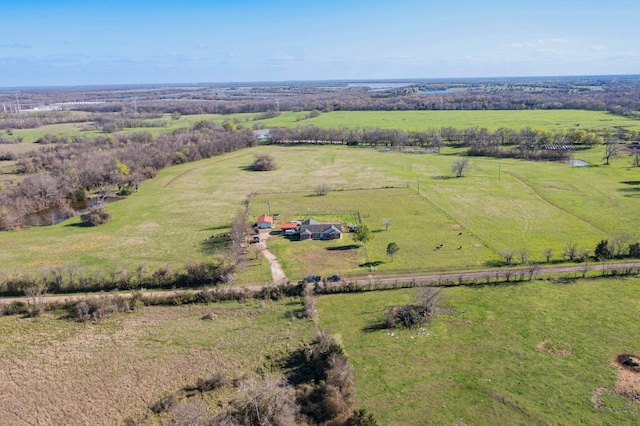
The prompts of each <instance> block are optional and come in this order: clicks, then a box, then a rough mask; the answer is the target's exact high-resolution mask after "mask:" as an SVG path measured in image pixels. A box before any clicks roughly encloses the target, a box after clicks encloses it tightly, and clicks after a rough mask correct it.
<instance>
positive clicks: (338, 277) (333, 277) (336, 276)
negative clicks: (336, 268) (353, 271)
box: [327, 274, 342, 283]
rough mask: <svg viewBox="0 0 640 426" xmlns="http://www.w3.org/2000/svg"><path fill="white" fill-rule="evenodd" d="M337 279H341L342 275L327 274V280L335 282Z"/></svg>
mask: <svg viewBox="0 0 640 426" xmlns="http://www.w3.org/2000/svg"><path fill="white" fill-rule="evenodd" d="M338 281H342V277H341V276H340V275H338V274H334V275H329V276H328V277H327V282H330V283H335V282H338Z"/></svg>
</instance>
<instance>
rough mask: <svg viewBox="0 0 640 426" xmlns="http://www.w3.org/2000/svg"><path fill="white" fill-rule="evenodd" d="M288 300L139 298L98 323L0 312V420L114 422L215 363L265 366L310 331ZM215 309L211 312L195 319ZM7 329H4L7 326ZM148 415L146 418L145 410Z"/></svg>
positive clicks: (138, 414)
mask: <svg viewBox="0 0 640 426" xmlns="http://www.w3.org/2000/svg"><path fill="white" fill-rule="evenodd" d="M290 309H291V308H290V307H289V306H288V305H286V304H285V303H284V302H283V303H280V302H274V303H269V304H267V306H266V307H264V308H261V307H260V305H259V304H253V305H251V306H245V307H242V306H240V305H238V304H235V303H234V304H221V305H209V306H203V305H190V306H181V307H146V308H144V309H143V310H142V311H141V312H140V313H134V314H120V315H115V316H113V317H111V318H109V319H108V320H106V321H104V322H101V323H89V324H77V323H73V322H71V321H68V320H66V319H61V318H57V317H55V316H53V315H52V314H46V315H45V316H44V317H42V318H37V319H23V318H18V317H5V318H0V330H2V331H3V333H1V334H0V365H2V368H1V369H0V383H2V384H3V391H2V392H1V393H0V406H2V407H4V408H3V410H2V411H3V415H2V424H3V425H9V426H10V425H23V424H65V425H75V424H78V425H79V424H92V425H99V424H114V423H115V424H118V423H122V422H124V421H125V419H127V418H131V419H135V420H137V421H141V420H144V419H145V418H146V417H147V416H150V411H149V407H150V406H151V405H153V404H154V403H156V402H157V401H158V400H159V399H161V398H162V397H164V396H166V395H167V394H168V393H171V392H174V391H176V390H177V389H180V388H182V387H184V386H186V385H188V384H192V383H195V382H196V381H197V379H199V378H202V377H207V376H209V375H211V374H212V373H213V372H215V371H224V372H225V373H228V374H229V375H231V376H240V375H242V374H243V373H245V372H255V371H257V370H259V369H261V368H263V367H264V363H265V361H264V359H265V356H271V357H273V356H279V355H281V354H283V353H286V352H288V351H290V350H293V349H294V348H297V347H298V346H299V345H300V344H301V342H302V341H303V340H304V339H305V338H308V336H310V335H311V333H312V331H311V328H312V326H311V324H310V323H309V322H307V321H294V322H291V320H289V321H288V322H287V320H285V319H284V318H286V317H287V312H288V310H290ZM211 312H213V313H214V314H215V321H202V320H201V318H202V317H203V315H205V314H206V313H211ZM5 331H6V332H5ZM147 420H148V419H147Z"/></svg>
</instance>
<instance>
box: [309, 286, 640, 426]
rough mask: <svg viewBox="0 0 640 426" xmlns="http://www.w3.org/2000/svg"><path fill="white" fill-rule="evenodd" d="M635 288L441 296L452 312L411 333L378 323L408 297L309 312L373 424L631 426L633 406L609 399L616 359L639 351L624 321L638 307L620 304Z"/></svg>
mask: <svg viewBox="0 0 640 426" xmlns="http://www.w3.org/2000/svg"><path fill="white" fill-rule="evenodd" d="M638 284H640V280H638V279H626V280H622V279H620V280H606V281H602V280H592V281H579V282H575V283H573V284H570V285H554V284H551V283H549V282H546V281H539V282H536V281H534V282H532V283H527V284H524V285H518V286H505V287H483V288H450V289H446V290H443V300H444V305H445V306H447V307H448V308H449V310H450V313H449V314H440V315H439V316H437V317H436V319H435V320H434V321H433V323H431V324H429V325H427V326H425V327H423V328H420V329H415V330H412V331H411V330H395V331H390V330H387V329H381V328H379V326H380V324H381V322H382V315H383V312H384V311H385V309H386V308H387V307H389V306H391V305H401V304H406V303H408V302H413V301H414V298H415V293H414V291H415V290H396V291H385V292H372V293H366V294H357V295H339V296H324V297H321V298H320V299H319V300H318V303H317V307H318V310H319V315H320V319H321V327H323V328H328V329H330V330H331V331H332V332H334V333H336V334H338V335H339V336H340V337H341V340H342V343H343V345H344V347H345V349H346V351H347V354H348V356H349V359H350V361H351V362H352V364H353V365H354V368H355V372H356V377H357V386H358V402H359V403H360V404H361V405H362V406H363V407H364V408H366V409H367V410H370V411H371V412H373V413H375V415H376V417H377V419H378V422H379V424H384V425H407V424H449V425H451V424H455V423H456V421H458V422H462V423H459V424H470V425H471V424H472V425H495V424H522V425H524V424H566V425H570V424H616V425H622V424H637V418H638V417H637V416H638V415H639V414H640V407H639V406H638V404H637V403H630V402H628V401H627V400H625V399H624V398H622V397H621V396H619V395H617V394H615V392H613V390H614V389H615V388H616V386H623V385H624V383H622V382H623V381H624V380H623V378H622V379H619V378H618V375H619V374H621V371H620V369H619V368H618V367H616V366H615V365H614V364H613V360H614V359H615V357H616V355H618V354H621V353H632V354H638V352H640V345H639V344H638V340H637V335H638V333H639V332H640V325H639V324H638V322H637V321H636V320H635V316H634V315H630V313H631V312H636V311H637V310H638V308H640V305H639V303H638V301H637V300H636V299H634V298H629V297H626V296H625V295H627V294H631V293H632V292H634V291H635V288H636V287H637V286H638ZM635 374H637V373H635ZM617 380H620V382H618V384H616V381H617ZM636 384H637V379H636ZM636 391H637V390H636ZM598 395H599V396H598ZM592 398H593V399H594V400H595V401H596V403H598V404H600V405H601V406H602V409H596V408H595V407H594V401H592Z"/></svg>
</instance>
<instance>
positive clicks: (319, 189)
mask: <svg viewBox="0 0 640 426" xmlns="http://www.w3.org/2000/svg"><path fill="white" fill-rule="evenodd" d="M330 191H331V187H330V186H329V184H328V183H321V184H320V185H318V186H316V195H318V196H323V195H327V194H328V193H329V192H330Z"/></svg>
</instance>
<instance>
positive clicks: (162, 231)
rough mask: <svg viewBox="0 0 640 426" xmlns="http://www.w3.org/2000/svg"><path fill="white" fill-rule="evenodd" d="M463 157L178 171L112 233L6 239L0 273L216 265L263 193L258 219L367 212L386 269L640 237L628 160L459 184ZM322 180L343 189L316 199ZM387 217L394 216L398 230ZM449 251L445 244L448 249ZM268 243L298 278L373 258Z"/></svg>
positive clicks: (278, 156)
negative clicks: (390, 248) (223, 236)
mask: <svg viewBox="0 0 640 426" xmlns="http://www.w3.org/2000/svg"><path fill="white" fill-rule="evenodd" d="M260 152H269V153H270V154H271V155H272V156H273V157H274V158H275V160H276V162H277V164H278V169H277V170H275V171H271V172H251V171H248V170H247V166H249V165H250V164H251V163H252V161H253V160H254V158H255V155H256V154H257V153H260ZM458 153H459V151H457V150H453V149H448V150H445V151H443V153H442V154H440V155H435V154H407V153H400V152H381V151H375V150H372V149H363V148H348V147H343V146H338V147H332V146H323V147H305V146H296V147H289V146H284V147H280V146H261V147H256V148H251V149H248V150H243V151H238V152H235V153H231V154H227V155H224V156H221V157H216V158H212V159H209V160H204V161H200V162H196V163H190V164H184V165H180V166H176V167H172V168H170V169H166V170H164V171H162V172H160V173H159V174H158V176H157V177H156V178H154V179H151V180H148V181H146V182H144V184H143V185H142V186H141V187H140V190H139V191H138V192H137V193H135V194H133V195H131V196H130V197H128V198H127V199H124V200H121V201H118V202H116V203H112V204H110V205H108V206H107V210H109V211H110V212H111V213H113V218H112V220H111V221H110V222H109V223H107V224H105V225H102V226H100V227H96V228H85V227H80V226H78V224H79V218H77V217H76V218H72V219H70V220H67V221H65V222H62V223H60V224H58V225H54V226H50V227H34V228H31V229H27V230H22V231H12V232H4V233H0V244H2V246H3V247H5V248H6V250H3V251H2V252H0V261H1V262H2V265H3V266H2V268H1V269H0V274H4V275H11V274H17V273H22V272H25V271H29V272H37V271H41V270H46V269H47V268H51V267H58V266H69V265H75V266H78V267H81V268H97V269H102V270H114V269H117V268H125V269H128V270H130V271H131V270H135V269H136V268H137V267H139V266H141V265H143V266H144V267H145V268H148V269H155V268H158V267H161V266H165V265H171V266H174V267H180V266H183V265H184V264H185V263H187V262H197V261H202V260H207V259H211V256H214V255H215V252H216V247H215V246H211V245H210V244H209V243H208V242H207V240H208V239H209V237H210V236H212V235H215V234H219V233H225V232H227V230H228V226H229V225H230V223H231V221H232V220H233V218H234V216H235V215H236V214H237V213H238V212H239V211H240V210H241V209H242V208H243V202H244V200H245V199H246V197H247V195H248V194H249V193H252V192H253V193H254V196H253V200H252V203H251V207H250V213H251V215H252V217H253V216H255V217H253V218H254V219H255V218H257V217H258V216H259V215H262V214H265V213H267V212H268V205H269V203H270V205H271V211H272V212H279V213H280V215H281V218H280V220H281V221H286V220H292V219H299V218H305V217H311V216H315V218H316V219H318V220H340V221H345V222H350V223H353V222H354V221H355V216H354V215H356V214H357V212H360V214H361V216H362V218H363V221H364V223H366V224H367V225H368V226H369V227H370V228H371V229H372V230H373V231H374V239H373V240H372V241H371V242H370V243H369V244H368V245H367V250H368V253H369V260H370V261H371V262H377V263H378V265H377V268H378V270H380V271H394V270H395V271H402V272H403V273H406V272H408V273H412V271H442V270H452V269H469V268H471V269H473V268H482V267H484V266H486V264H487V262H489V263H490V262H496V261H500V259H501V252H502V251H503V250H505V249H511V250H513V251H515V252H516V253H517V252H519V251H520V250H522V249H524V250H527V251H528V253H529V260H533V261H540V260H542V251H543V249H544V248H552V249H553V253H554V254H553V257H554V260H559V259H560V258H561V255H562V253H563V250H564V247H565V245H566V244H567V242H569V241H574V242H576V243H577V244H578V246H579V248H580V249H581V250H582V249H591V250H593V248H594V247H595V244H597V242H598V241H600V240H601V239H607V238H610V237H611V236H612V235H615V234H620V233H631V234H633V233H634V232H635V230H636V226H635V224H636V216H637V211H638V207H639V206H638V203H639V202H640V201H639V199H638V198H637V189H638V188H637V187H638V182H639V181H640V177H639V176H638V173H640V172H639V171H638V169H637V168H630V167H628V161H627V160H626V159H619V160H616V161H614V162H613V164H612V165H610V166H606V167H605V166H595V165H594V166H593V167H573V168H572V167H571V166H569V165H566V164H559V163H548V162H526V161H519V160H505V159H502V160H496V159H491V158H471V170H470V171H469V173H468V176H466V177H464V178H460V179H456V178H451V177H450V172H449V168H450V165H451V162H452V160H453V158H454V157H455V155H456V154H458ZM576 158H578V157H576ZM579 158H583V159H587V160H593V161H594V162H596V161H598V164H601V160H599V151H598V148H594V149H593V150H592V151H583V152H580V157H579ZM320 183H327V184H328V185H329V186H330V187H331V188H332V189H333V190H332V191H330V192H329V194H328V195H326V196H317V195H316V194H315V188H316V187H317V185H318V184H320ZM418 186H419V193H418ZM384 218H390V219H392V220H393V224H392V225H391V226H390V227H389V229H388V230H387V231H385V230H384V227H383V226H382V220H383V219H384ZM392 241H393V242H396V243H397V244H398V245H399V247H400V251H399V252H398V254H397V255H396V257H395V259H394V261H393V262H391V260H390V259H389V258H388V257H387V256H386V254H385V248H386V245H387V244H388V243H389V242H392ZM439 244H443V247H442V248H441V249H440V250H435V248H436V246H437V245H439ZM269 246H270V247H271V248H272V250H273V252H274V253H275V254H276V255H277V256H278V257H279V259H280V261H281V263H282V265H283V267H284V268H285V272H286V273H287V274H288V276H289V278H290V279H292V280H294V281H295V280H298V279H300V278H301V277H302V276H304V275H305V274H308V273H322V274H327V273H345V274H354V273H366V272H368V269H367V268H363V267H361V266H359V265H361V264H363V263H365V262H366V261H367V259H366V255H365V252H364V249H362V248H357V247H354V246H353V242H352V241H351V239H350V237H349V236H348V235H345V236H344V238H343V239H342V240H339V241H335V242H322V241H305V242H292V241H288V240H284V239H283V238H282V237H273V238H271V239H270V240H269ZM251 265H252V266H251V267H250V268H248V269H247V270H246V271H245V272H244V273H241V274H240V275H239V282H241V283H243V282H244V283H256V282H259V283H264V281H265V280H268V277H269V272H268V265H267V264H266V262H260V261H254V262H252V264H251ZM319 266H320V269H321V270H317V269H318V267H319Z"/></svg>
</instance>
